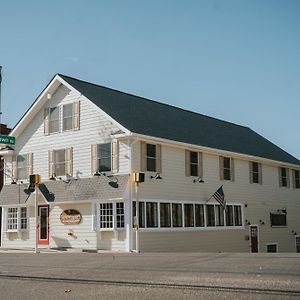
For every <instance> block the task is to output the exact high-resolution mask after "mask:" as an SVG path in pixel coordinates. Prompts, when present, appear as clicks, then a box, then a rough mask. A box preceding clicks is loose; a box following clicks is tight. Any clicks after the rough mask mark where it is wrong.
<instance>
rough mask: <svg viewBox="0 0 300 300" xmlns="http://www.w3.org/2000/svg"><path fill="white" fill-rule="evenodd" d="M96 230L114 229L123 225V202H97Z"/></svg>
mask: <svg viewBox="0 0 300 300" xmlns="http://www.w3.org/2000/svg"><path fill="white" fill-rule="evenodd" d="M96 214H97V218H98V220H99V222H98V226H99V227H98V230H101V231H106V230H116V229H122V228H124V226H125V204H124V202H105V203H99V204H98V209H97V213H96Z"/></svg>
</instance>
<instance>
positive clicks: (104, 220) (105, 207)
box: [99, 203, 113, 229]
mask: <svg viewBox="0 0 300 300" xmlns="http://www.w3.org/2000/svg"><path fill="white" fill-rule="evenodd" d="M99 212H100V228H102V229H106V228H108V229H111V228H113V204H112V203H100V211H99Z"/></svg>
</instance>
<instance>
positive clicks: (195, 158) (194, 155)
mask: <svg viewBox="0 0 300 300" xmlns="http://www.w3.org/2000/svg"><path fill="white" fill-rule="evenodd" d="M190 162H191V163H194V164H198V152H193V151H190Z"/></svg>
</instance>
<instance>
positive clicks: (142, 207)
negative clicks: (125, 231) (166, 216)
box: [132, 201, 145, 228]
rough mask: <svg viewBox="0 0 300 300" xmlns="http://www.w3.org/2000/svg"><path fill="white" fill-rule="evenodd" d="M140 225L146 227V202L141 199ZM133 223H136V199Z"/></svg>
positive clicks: (133, 209)
mask: <svg viewBox="0 0 300 300" xmlns="http://www.w3.org/2000/svg"><path fill="white" fill-rule="evenodd" d="M139 215H140V217H139V227H140V228H145V202H141V201H139ZM132 216H133V220H132V225H133V226H134V223H135V221H134V220H135V217H136V202H135V201H134V202H133V204H132Z"/></svg>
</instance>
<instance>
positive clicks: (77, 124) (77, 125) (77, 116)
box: [73, 101, 80, 130]
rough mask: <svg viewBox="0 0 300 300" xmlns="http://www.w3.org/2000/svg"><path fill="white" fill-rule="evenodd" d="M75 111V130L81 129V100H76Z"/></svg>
mask: <svg viewBox="0 0 300 300" xmlns="http://www.w3.org/2000/svg"><path fill="white" fill-rule="evenodd" d="M73 111H74V121H73V122H74V130H79V129H80V101H76V102H74V105H73Z"/></svg>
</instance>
